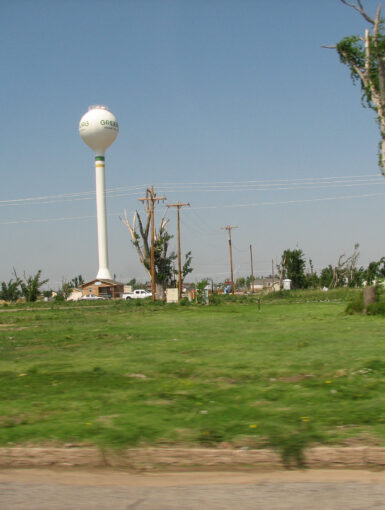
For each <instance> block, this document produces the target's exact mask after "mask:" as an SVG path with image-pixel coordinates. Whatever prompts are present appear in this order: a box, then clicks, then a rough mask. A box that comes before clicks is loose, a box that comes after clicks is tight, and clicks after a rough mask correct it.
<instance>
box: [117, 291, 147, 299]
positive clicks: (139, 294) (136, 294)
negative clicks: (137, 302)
mask: <svg viewBox="0 0 385 510" xmlns="http://www.w3.org/2000/svg"><path fill="white" fill-rule="evenodd" d="M151 296H152V293H151V292H149V291H148V290H144V289H136V290H134V291H133V292H126V293H125V294H123V296H122V299H145V298H149V297H151Z"/></svg>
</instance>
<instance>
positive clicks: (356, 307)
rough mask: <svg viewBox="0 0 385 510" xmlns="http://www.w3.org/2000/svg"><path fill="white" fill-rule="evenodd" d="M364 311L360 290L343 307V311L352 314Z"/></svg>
mask: <svg viewBox="0 0 385 510" xmlns="http://www.w3.org/2000/svg"><path fill="white" fill-rule="evenodd" d="M363 311H364V297H363V294H362V292H360V294H359V295H358V296H356V298H355V299H354V300H353V301H350V303H348V306H347V307H346V309H345V312H346V313H347V314H348V315H353V314H355V313H363Z"/></svg>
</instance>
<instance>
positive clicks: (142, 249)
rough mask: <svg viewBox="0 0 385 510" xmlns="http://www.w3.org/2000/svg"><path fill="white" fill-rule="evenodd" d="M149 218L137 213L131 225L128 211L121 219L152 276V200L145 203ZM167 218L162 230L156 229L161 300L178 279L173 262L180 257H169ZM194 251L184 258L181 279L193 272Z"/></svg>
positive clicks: (156, 274) (156, 273) (157, 288)
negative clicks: (167, 289) (192, 254)
mask: <svg viewBox="0 0 385 510" xmlns="http://www.w3.org/2000/svg"><path fill="white" fill-rule="evenodd" d="M144 205H145V214H146V218H145V219H142V217H141V216H140V214H139V213H138V211H135V213H134V216H133V219H132V222H131V223H130V221H129V219H128V215H127V211H124V216H123V217H121V218H120V220H121V221H122V223H123V224H124V225H125V226H126V227H127V228H128V230H129V232H130V235H131V240H132V243H133V245H134V246H135V248H136V252H137V254H138V257H139V260H140V262H141V264H143V266H144V268H145V270H146V271H147V273H148V275H149V277H150V278H151V279H152V274H151V246H152V243H151V238H152V236H151V233H150V230H151V218H152V216H153V211H152V209H151V205H150V202H149V201H144ZM168 221H169V220H168V219H166V218H165V217H163V218H162V219H161V221H160V225H159V229H158V230H156V229H155V228H154V281H155V297H156V299H162V298H163V296H164V292H165V290H166V287H167V286H169V285H170V284H171V283H172V282H173V280H174V279H175V269H174V261H175V260H176V258H177V255H176V253H175V252H171V253H170V254H168V249H169V241H170V240H171V239H172V238H173V236H172V235H170V234H169V233H168V232H167V230H166V226H167V223H168ZM191 260H192V258H191V252H188V253H187V254H186V255H185V263H184V265H183V269H182V277H185V276H186V275H187V274H188V273H190V272H191V271H192V269H191Z"/></svg>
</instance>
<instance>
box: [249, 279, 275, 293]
mask: <svg viewBox="0 0 385 510" xmlns="http://www.w3.org/2000/svg"><path fill="white" fill-rule="evenodd" d="M279 288H280V287H279V282H278V281H277V280H276V278H271V277H268V278H254V284H253V285H252V286H251V290H252V291H254V292H256V291H262V290H270V291H277V290H279Z"/></svg>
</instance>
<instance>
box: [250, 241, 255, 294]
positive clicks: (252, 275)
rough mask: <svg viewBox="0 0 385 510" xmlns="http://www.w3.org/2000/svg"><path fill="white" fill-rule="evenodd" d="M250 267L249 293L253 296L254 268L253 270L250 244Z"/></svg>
mask: <svg viewBox="0 0 385 510" xmlns="http://www.w3.org/2000/svg"><path fill="white" fill-rule="evenodd" d="M250 265H251V293H252V294H254V268H253V247H252V246H251V244H250Z"/></svg>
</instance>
